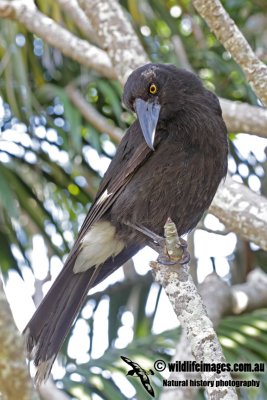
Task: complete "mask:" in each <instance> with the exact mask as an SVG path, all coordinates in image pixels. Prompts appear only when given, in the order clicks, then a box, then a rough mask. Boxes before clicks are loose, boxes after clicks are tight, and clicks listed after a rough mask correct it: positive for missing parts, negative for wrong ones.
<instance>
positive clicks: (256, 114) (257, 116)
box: [219, 98, 267, 138]
mask: <svg viewBox="0 0 267 400" xmlns="http://www.w3.org/2000/svg"><path fill="white" fill-rule="evenodd" d="M219 100H220V104H221V107H222V112H223V118H224V121H225V123H226V125H227V129H228V131H229V132H232V133H241V132H242V133H249V134H251V135H257V136H260V137H264V138H267V110H266V109H264V108H261V107H255V106H251V105H250V104H247V103H240V102H239V101H231V100H227V99H222V98H220V99H219Z"/></svg>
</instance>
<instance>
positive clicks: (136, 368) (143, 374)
mask: <svg viewBox="0 0 267 400" xmlns="http://www.w3.org/2000/svg"><path fill="white" fill-rule="evenodd" d="M121 359H122V360H123V361H124V362H126V364H128V365H130V366H131V367H132V369H131V370H130V371H128V372H127V374H126V376H133V377H137V378H139V379H140V381H141V383H142V385H143V386H144V388H145V389H146V391H147V392H148V393H149V394H150V396H152V397H155V393H154V390H153V387H152V386H151V384H150V380H149V377H148V375H154V371H153V370H152V369H150V370H149V371H146V370H144V369H143V368H142V367H140V365H139V364H137V363H136V362H133V361H132V360H130V358H127V357H124V356H121Z"/></svg>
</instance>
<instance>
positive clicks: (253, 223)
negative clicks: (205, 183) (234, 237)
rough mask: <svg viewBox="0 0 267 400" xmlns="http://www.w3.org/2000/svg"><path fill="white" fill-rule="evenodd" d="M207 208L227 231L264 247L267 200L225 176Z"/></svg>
mask: <svg viewBox="0 0 267 400" xmlns="http://www.w3.org/2000/svg"><path fill="white" fill-rule="evenodd" d="M209 211H210V212H211V213H212V214H214V215H215V216H216V217H218V218H219V219H220V220H221V221H222V222H223V223H224V224H225V225H226V227H227V228H228V229H229V230H232V231H233V232H235V233H237V234H239V235H240V236H241V237H242V238H244V239H246V240H250V241H252V242H254V243H255V244H257V245H258V246H260V247H261V248H262V249H263V250H267V199H266V198H265V197H263V196H260V195H258V194H256V193H254V192H252V191H251V190H250V189H248V188H247V187H246V186H244V185H243V184H240V183H237V182H235V181H234V180H233V179H232V178H230V177H229V176H228V177H227V178H226V180H225V182H224V183H222V184H221V185H220V186H219V189H218V190H217V193H216V195H215V197H214V199H213V202H212V204H211V206H210V208H209Z"/></svg>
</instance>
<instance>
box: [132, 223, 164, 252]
mask: <svg viewBox="0 0 267 400" xmlns="http://www.w3.org/2000/svg"><path fill="white" fill-rule="evenodd" d="M126 225H128V226H130V227H131V228H133V229H135V230H137V231H138V232H141V233H142V234H143V235H145V236H147V237H148V238H149V239H152V241H150V242H149V247H151V248H152V249H153V250H155V251H157V252H158V251H159V247H163V246H164V243H165V239H164V237H162V236H160V235H157V234H156V233H155V232H153V231H151V230H150V229H148V228H146V227H145V226H143V225H137V224H131V223H130V222H126Z"/></svg>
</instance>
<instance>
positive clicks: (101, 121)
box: [66, 84, 123, 144]
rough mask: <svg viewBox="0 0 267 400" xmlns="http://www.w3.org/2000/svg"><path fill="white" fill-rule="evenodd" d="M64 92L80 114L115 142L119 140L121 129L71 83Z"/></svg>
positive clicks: (121, 133)
mask: <svg viewBox="0 0 267 400" xmlns="http://www.w3.org/2000/svg"><path fill="white" fill-rule="evenodd" d="M66 92H67V95H68V96H69V98H70V100H71V101H72V103H73V104H74V105H75V106H76V107H77V108H78V109H79V111H80V113H81V114H82V116H83V117H84V118H85V119H86V120H87V121H88V122H90V123H91V124H92V125H93V126H94V127H95V128H96V129H97V130H98V131H100V132H105V133H107V134H108V135H109V137H110V138H111V139H112V140H113V141H114V142H115V143H117V144H118V143H119V142H120V141H121V138H122V136H123V131H122V130H121V129H120V128H118V127H116V126H113V125H111V124H110V123H109V122H108V121H107V119H106V118H105V117H103V115H101V114H100V113H99V112H98V111H97V110H96V109H95V108H94V107H93V106H92V105H91V104H90V103H87V101H86V100H85V99H84V98H83V96H82V94H81V93H80V91H79V90H78V89H76V87H75V86H74V85H73V84H70V85H68V86H67V87H66Z"/></svg>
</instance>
